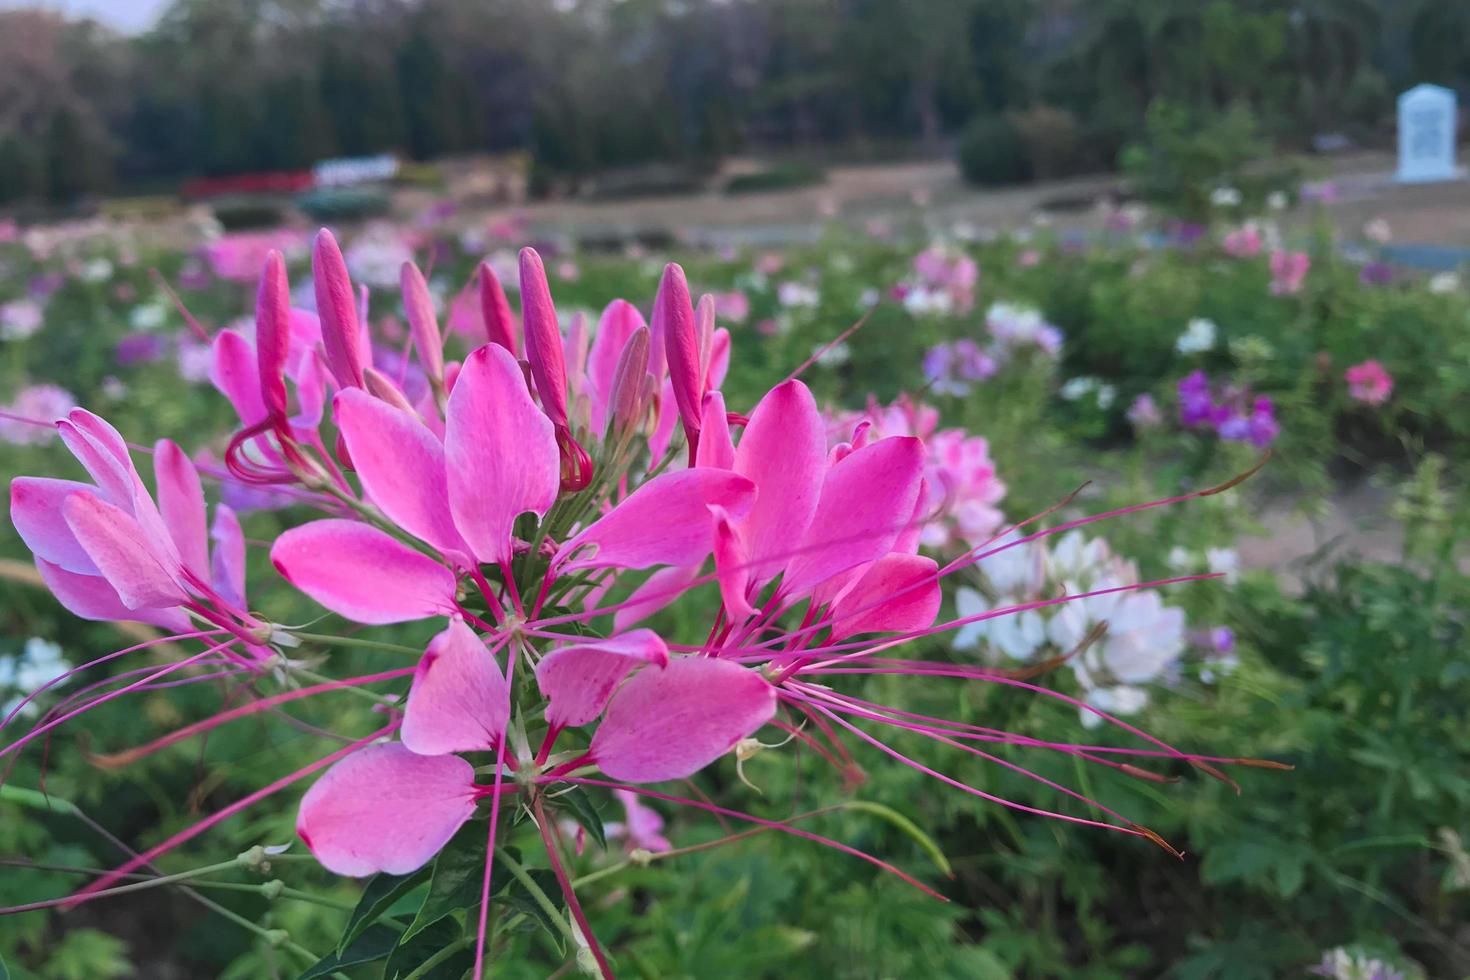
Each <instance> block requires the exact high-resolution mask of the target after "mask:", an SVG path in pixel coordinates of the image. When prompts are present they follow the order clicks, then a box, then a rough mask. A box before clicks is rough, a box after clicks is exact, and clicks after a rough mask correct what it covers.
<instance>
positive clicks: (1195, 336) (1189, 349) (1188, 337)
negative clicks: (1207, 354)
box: [1174, 317, 1216, 354]
mask: <svg viewBox="0 0 1470 980" xmlns="http://www.w3.org/2000/svg"><path fill="white" fill-rule="evenodd" d="M1215 333H1216V328H1215V322H1214V321H1213V320H1206V319H1205V318H1204V317H1195V318H1194V319H1193V320H1190V321H1189V325H1188V326H1186V327H1185V328H1184V332H1183V333H1182V334H1180V335H1179V339H1178V340H1176V341H1174V349H1175V350H1177V351H1178V352H1179V353H1181V354H1198V353H1200V352H1202V351H1207V350H1209V349H1210V348H1212V347H1214V346H1215Z"/></svg>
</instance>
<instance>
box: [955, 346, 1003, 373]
mask: <svg viewBox="0 0 1470 980" xmlns="http://www.w3.org/2000/svg"><path fill="white" fill-rule="evenodd" d="M954 357H955V361H956V363H955V365H954V367H955V372H956V373H957V374H958V375H959V376H960V377H961V378H964V379H965V380H966V381H984V380H985V379H986V378H989V377H992V376H993V375H994V374H995V371H996V364H995V359H994V358H992V357H991V356H990V355H989V354H987V353H985V352H984V351H983V350H981V349H980V345H979V344H977V343H975V342H974V341H973V340H970V339H969V338H965V339H963V340H956V341H955V342H954Z"/></svg>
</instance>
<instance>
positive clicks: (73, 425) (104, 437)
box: [56, 408, 139, 512]
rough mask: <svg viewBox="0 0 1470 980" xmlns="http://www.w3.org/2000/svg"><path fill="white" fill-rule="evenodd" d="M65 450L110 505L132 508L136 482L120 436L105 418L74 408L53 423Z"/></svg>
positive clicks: (131, 464) (135, 474) (137, 486)
mask: <svg viewBox="0 0 1470 980" xmlns="http://www.w3.org/2000/svg"><path fill="white" fill-rule="evenodd" d="M56 431H57V433H59V434H60V436H61V441H62V442H64V443H66V448H67V449H69V450H71V454H72V455H73V456H75V457H76V458H77V462H79V463H81V464H82V466H83V468H85V469H86V471H87V474H88V475H89V476H91V477H92V479H93V480H94V481H95V482H96V484H97V486H98V487H99V488H100V489H101V490H102V495H103V496H104V497H105V498H106V499H107V500H108V501H109V502H111V503H113V504H116V505H117V506H119V507H123V508H126V509H127V510H128V511H129V512H131V511H132V509H133V501H134V498H135V497H136V496H137V494H138V490H139V483H138V476H137V472H136V471H135V470H134V469H133V461H132V459H131V457H129V455H128V447H127V443H126V442H124V441H123V437H122V436H121V435H120V434H119V433H118V431H117V430H116V429H114V428H113V427H112V426H111V425H109V424H108V423H107V422H106V421H105V420H104V419H101V418H98V417H97V416H95V415H93V414H92V413H91V412H88V411H86V410H85V409H81V408H77V409H73V410H72V411H71V412H69V413H67V416H66V418H64V419H61V420H60V421H58V422H57V423H56Z"/></svg>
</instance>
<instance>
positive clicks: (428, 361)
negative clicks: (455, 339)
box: [398, 262, 444, 387]
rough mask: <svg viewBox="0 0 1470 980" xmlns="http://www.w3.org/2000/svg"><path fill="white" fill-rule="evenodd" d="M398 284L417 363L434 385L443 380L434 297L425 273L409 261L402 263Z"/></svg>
mask: <svg viewBox="0 0 1470 980" xmlns="http://www.w3.org/2000/svg"><path fill="white" fill-rule="evenodd" d="M398 285H399V287H400V288H401V289H402V290H403V311H404V312H405V313H406V314H408V331H409V334H410V335H411V336H412V337H413V346H414V349H415V350H417V351H418V355H419V366H420V367H421V368H423V369H424V374H426V375H428V376H429V380H430V381H431V382H432V383H433V384H434V385H435V386H436V387H443V384H444V338H443V337H442V336H441V335H440V333H439V320H438V318H437V317H436V316H435V315H434V298H433V297H432V296H431V295H429V284H428V283H427V282H425V281H424V274H423V273H422V272H420V271H419V269H418V266H416V265H414V264H413V263H412V262H405V263H403V268H402V269H400V270H399V275H398Z"/></svg>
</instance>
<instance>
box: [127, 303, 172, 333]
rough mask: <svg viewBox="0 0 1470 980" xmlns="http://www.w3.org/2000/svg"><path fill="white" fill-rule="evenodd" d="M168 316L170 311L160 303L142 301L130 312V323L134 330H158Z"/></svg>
mask: <svg viewBox="0 0 1470 980" xmlns="http://www.w3.org/2000/svg"><path fill="white" fill-rule="evenodd" d="M167 318H168V311H167V310H165V309H164V308H163V306H162V305H160V304H158V303H140V304H139V305H137V306H135V307H133V311H132V312H131V313H129V314H128V325H129V326H130V327H132V328H133V329H134V330H157V329H158V328H159V327H161V326H163V323H164V320H166V319H167Z"/></svg>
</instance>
